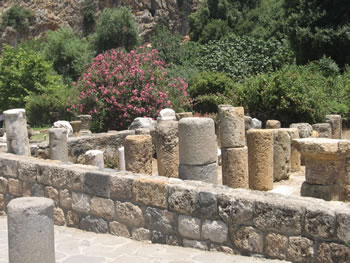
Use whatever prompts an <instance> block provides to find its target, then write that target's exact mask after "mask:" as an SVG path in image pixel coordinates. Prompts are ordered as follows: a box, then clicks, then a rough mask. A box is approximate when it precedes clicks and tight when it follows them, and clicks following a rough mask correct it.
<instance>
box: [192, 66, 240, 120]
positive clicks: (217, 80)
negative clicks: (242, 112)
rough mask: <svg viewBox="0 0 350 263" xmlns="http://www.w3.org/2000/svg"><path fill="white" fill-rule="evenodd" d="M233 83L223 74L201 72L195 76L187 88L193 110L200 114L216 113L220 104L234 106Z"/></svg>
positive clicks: (235, 99) (235, 98)
mask: <svg viewBox="0 0 350 263" xmlns="http://www.w3.org/2000/svg"><path fill="white" fill-rule="evenodd" d="M233 88H234V86H233V81H232V79H230V78H229V77H228V76H227V75H226V74H224V73H215V72H201V73H199V74H197V75H196V76H195V77H194V78H193V80H192V85H191V86H190V88H189V94H190V95H191V97H192V98H193V104H194V107H193V108H194V110H195V111H196V112H200V113H213V112H217V111H218V108H217V107H218V105H220V104H232V105H235V104H236V101H237V97H236V96H235V94H234V93H233V92H232V91H233Z"/></svg>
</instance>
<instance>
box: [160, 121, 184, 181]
mask: <svg viewBox="0 0 350 263" xmlns="http://www.w3.org/2000/svg"><path fill="white" fill-rule="evenodd" d="M156 148H157V150H156V152H157V164H158V175H159V176H165V177H178V176H179V131H178V122H177V121H161V122H159V123H158V125H157V128H156Z"/></svg>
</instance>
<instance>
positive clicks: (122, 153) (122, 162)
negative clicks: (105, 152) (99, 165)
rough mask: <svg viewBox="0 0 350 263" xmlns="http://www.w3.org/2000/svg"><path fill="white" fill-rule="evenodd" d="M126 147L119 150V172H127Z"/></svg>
mask: <svg viewBox="0 0 350 263" xmlns="http://www.w3.org/2000/svg"><path fill="white" fill-rule="evenodd" d="M124 149H125V148H124V146H122V147H119V148H118V159H119V170H120V171H125V150H124Z"/></svg>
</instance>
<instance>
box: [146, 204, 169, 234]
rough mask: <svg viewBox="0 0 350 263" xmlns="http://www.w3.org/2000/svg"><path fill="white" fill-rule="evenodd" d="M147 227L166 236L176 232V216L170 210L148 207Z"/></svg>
mask: <svg viewBox="0 0 350 263" xmlns="http://www.w3.org/2000/svg"><path fill="white" fill-rule="evenodd" d="M145 221H146V225H147V226H148V227H149V228H150V229H155V230H157V231H160V232H162V233H165V234H169V233H173V232H175V230H174V226H175V214H174V213H172V212H169V211H168V210H161V209H157V208H153V207H147V208H146V210H145Z"/></svg>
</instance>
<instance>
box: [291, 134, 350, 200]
mask: <svg viewBox="0 0 350 263" xmlns="http://www.w3.org/2000/svg"><path fill="white" fill-rule="evenodd" d="M292 143H293V145H295V147H296V148H297V149H298V150H299V152H300V153H301V155H302V156H303V157H304V159H305V166H306V167H305V182H304V183H303V185H302V188H301V195H302V196H310V197H315V198H321V199H324V200H327V201H331V200H335V201H337V200H338V201H348V202H349V201H350V198H348V197H350V195H348V194H347V189H348V187H349V185H350V174H349V172H348V171H350V169H349V168H350V167H349V164H348V160H349V157H350V141H347V140H335V139H326V138H306V139H297V140H293V142H292Z"/></svg>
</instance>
